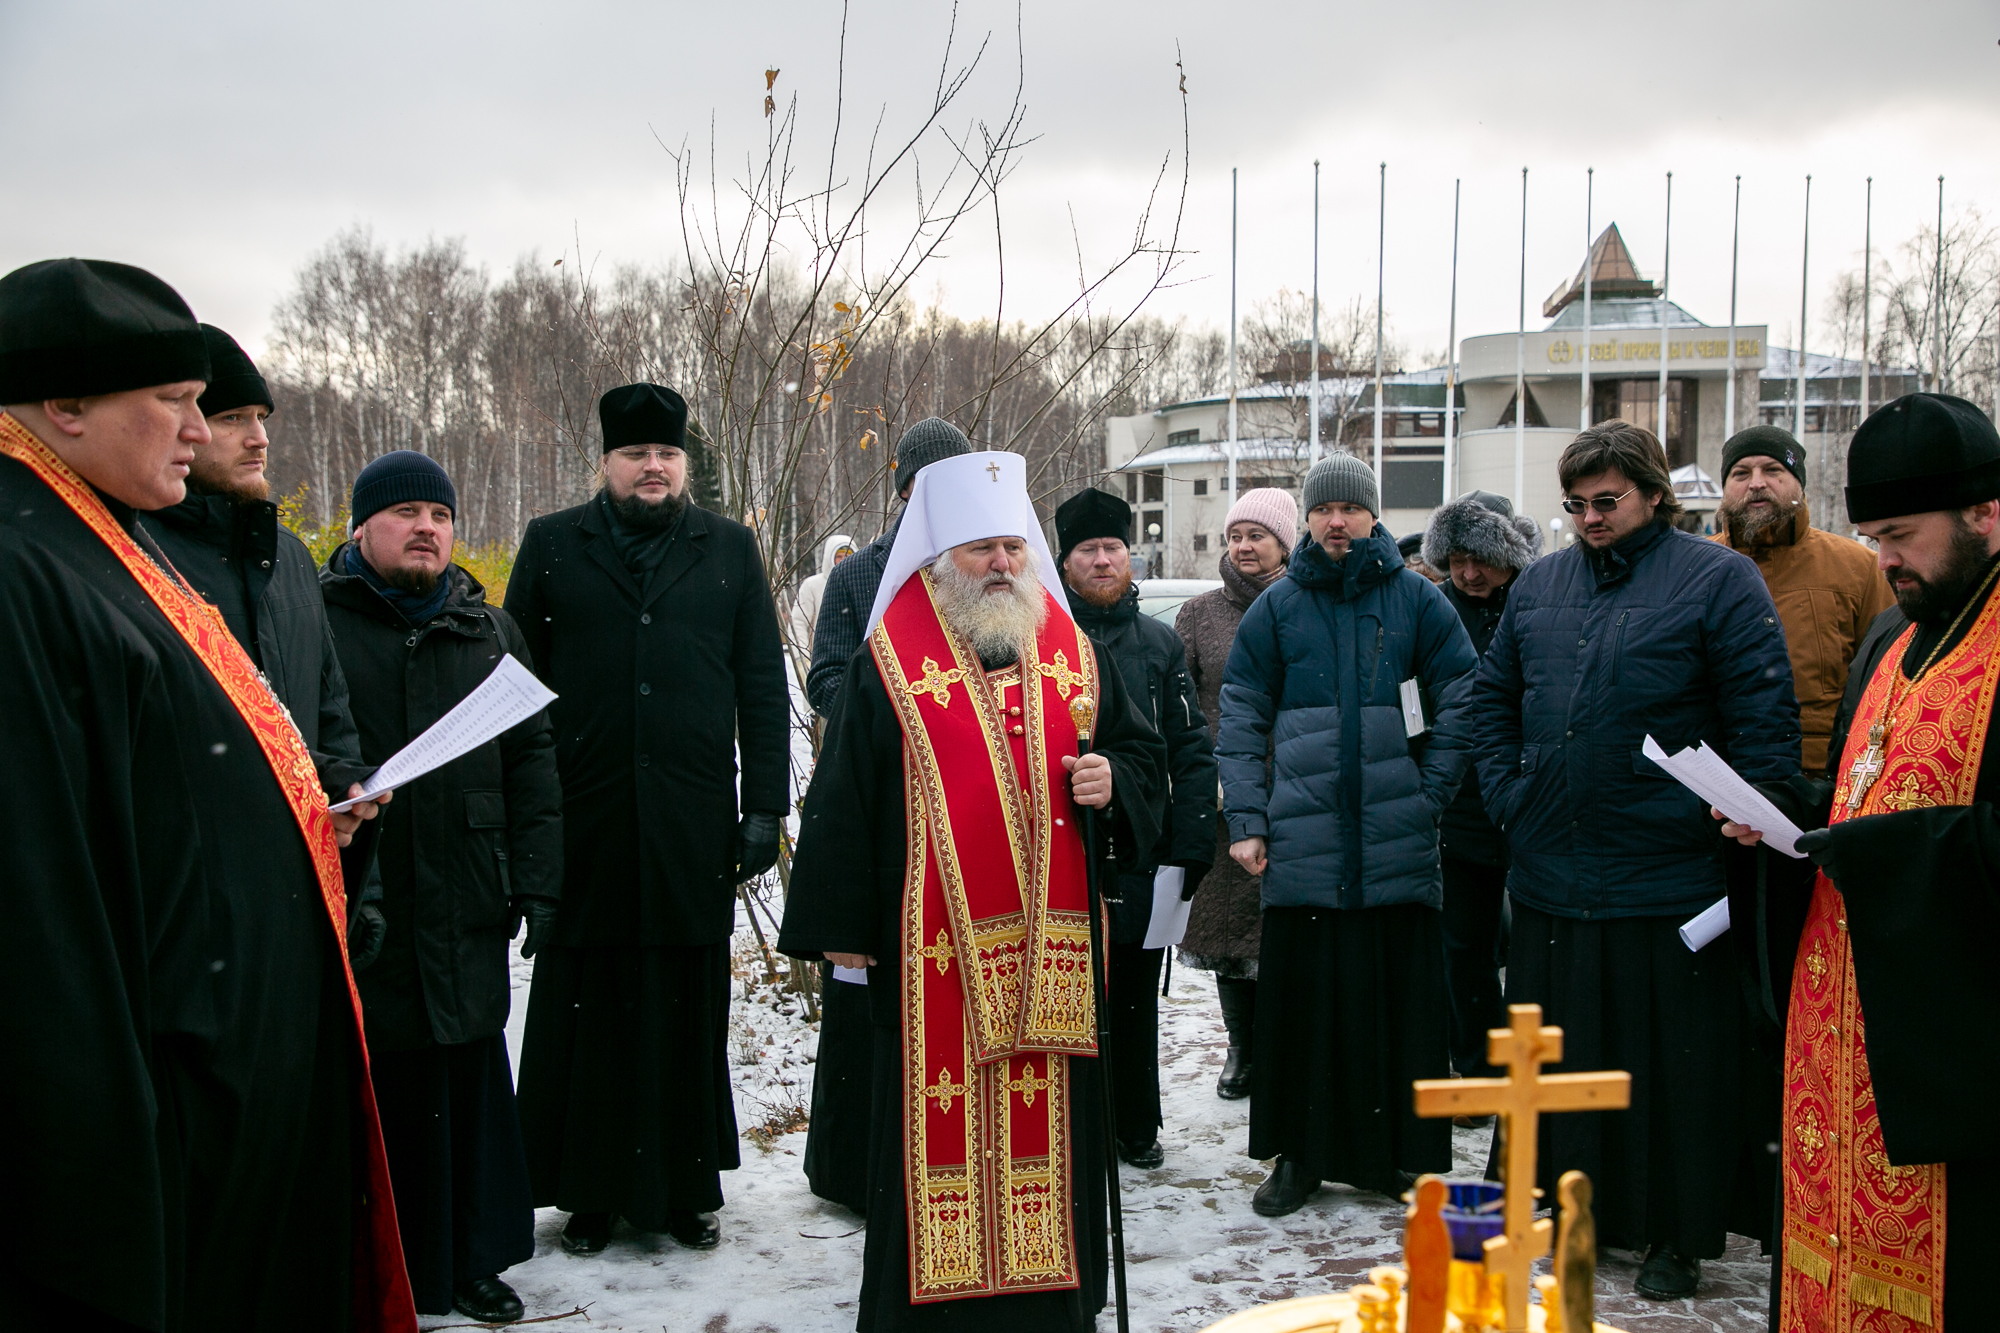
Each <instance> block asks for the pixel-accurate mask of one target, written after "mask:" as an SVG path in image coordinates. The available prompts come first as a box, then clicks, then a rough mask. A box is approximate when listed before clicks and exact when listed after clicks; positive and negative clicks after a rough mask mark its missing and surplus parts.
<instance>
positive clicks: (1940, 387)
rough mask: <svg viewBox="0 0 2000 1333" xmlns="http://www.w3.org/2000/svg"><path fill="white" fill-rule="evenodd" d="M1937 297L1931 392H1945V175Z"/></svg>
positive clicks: (1941, 182)
mask: <svg viewBox="0 0 2000 1333" xmlns="http://www.w3.org/2000/svg"><path fill="white" fill-rule="evenodd" d="M1935 285H1936V287H1937V298H1936V300H1935V301H1934V302H1933V303H1932V305H1933V307H1934V308H1935V309H1936V310H1937V316H1936V318H1935V319H1933V320H1932V321H1931V338H1932V340H1933V343H1934V344H1935V346H1936V347H1937V353H1936V355H1935V357H1934V358H1933V360H1932V362H1931V364H1932V366H1933V367H1934V368H1935V369H1934V370H1933V372H1932V374H1931V392H1932V393H1943V392H1944V177H1942V176H1940V177H1938V226H1937V277H1936V280H1935Z"/></svg>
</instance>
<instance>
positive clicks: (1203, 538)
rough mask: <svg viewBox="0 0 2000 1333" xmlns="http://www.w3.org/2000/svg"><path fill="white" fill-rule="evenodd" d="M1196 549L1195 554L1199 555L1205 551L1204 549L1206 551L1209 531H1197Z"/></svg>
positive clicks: (1195, 536)
mask: <svg viewBox="0 0 2000 1333" xmlns="http://www.w3.org/2000/svg"><path fill="white" fill-rule="evenodd" d="M1194 549H1195V554H1197V555H1199V554H1200V553H1201V552H1203V551H1206V550H1207V549H1208V534H1207V533H1205V532H1197V533H1196V534H1195V535H1194Z"/></svg>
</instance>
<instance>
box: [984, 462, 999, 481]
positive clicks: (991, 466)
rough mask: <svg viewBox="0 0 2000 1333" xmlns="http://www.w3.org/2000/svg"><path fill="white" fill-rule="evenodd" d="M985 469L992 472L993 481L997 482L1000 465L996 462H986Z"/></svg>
mask: <svg viewBox="0 0 2000 1333" xmlns="http://www.w3.org/2000/svg"><path fill="white" fill-rule="evenodd" d="M986 470H987V471H988V472H990V473H992V474H993V480H994V481H996V482H997V481H999V480H1000V465H999V464H998V463H988V464H987V465H986Z"/></svg>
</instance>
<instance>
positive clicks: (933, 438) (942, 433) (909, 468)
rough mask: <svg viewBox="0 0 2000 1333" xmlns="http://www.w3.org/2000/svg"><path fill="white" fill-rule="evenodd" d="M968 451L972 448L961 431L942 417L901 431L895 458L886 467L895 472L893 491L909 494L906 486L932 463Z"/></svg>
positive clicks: (932, 418) (908, 488)
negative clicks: (901, 436) (901, 435)
mask: <svg viewBox="0 0 2000 1333" xmlns="http://www.w3.org/2000/svg"><path fill="white" fill-rule="evenodd" d="M971 452H972V445H971V443H970V442H969V441H968V440H967V439H966V438H965V432H964V431H962V430H960V429H959V428H958V427H956V426H954V425H952V424H951V423H950V422H949V421H946V420H945V419H944V418H943V417H925V418H924V419H923V420H922V421H919V422H918V423H917V424H916V425H914V426H912V427H910V428H909V429H908V430H906V431H904V432H903V438H902V439H900V440H898V441H896V455H895V457H894V458H891V459H890V460H889V466H890V467H891V468H893V469H895V473H896V490H897V491H898V492H899V493H901V494H904V495H907V494H909V490H910V484H911V483H912V482H914V481H915V480H916V479H917V474H918V473H919V472H922V471H923V470H924V469H925V468H927V467H929V466H930V465H931V464H932V463H935V462H937V461H938V460H939V459H940V458H956V457H958V455H960V454H969V453H971Z"/></svg>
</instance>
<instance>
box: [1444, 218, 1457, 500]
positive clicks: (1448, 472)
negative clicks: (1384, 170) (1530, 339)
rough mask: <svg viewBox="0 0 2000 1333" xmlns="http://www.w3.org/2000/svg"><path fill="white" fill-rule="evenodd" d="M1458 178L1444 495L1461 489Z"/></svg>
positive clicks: (1453, 228)
mask: <svg viewBox="0 0 2000 1333" xmlns="http://www.w3.org/2000/svg"><path fill="white" fill-rule="evenodd" d="M1459 184H1460V182H1458V181H1453V182H1452V183H1451V332H1450V333H1449V334H1447V335H1446V339H1445V342H1446V347H1445V356H1446V361H1447V367H1446V369H1445V372H1444V495H1442V496H1440V497H1439V498H1440V500H1444V499H1449V498H1450V497H1451V496H1452V495H1454V494H1456V493H1457V491H1458V459H1457V457H1456V456H1455V451H1454V450H1453V448H1452V444H1453V439H1454V435H1455V434H1456V432H1455V431H1454V429H1453V426H1454V421H1453V418H1455V417H1456V416H1457V415H1458V190H1459Z"/></svg>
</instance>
